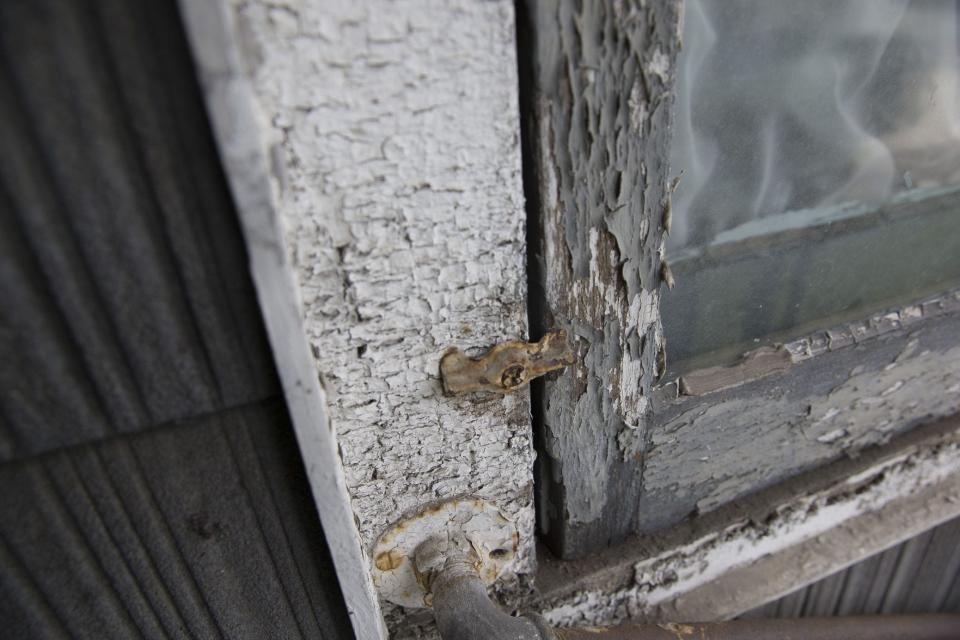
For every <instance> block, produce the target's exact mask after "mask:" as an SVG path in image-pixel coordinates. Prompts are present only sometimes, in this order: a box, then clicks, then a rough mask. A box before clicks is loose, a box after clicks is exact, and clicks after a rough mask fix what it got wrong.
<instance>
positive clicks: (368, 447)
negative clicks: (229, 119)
mask: <svg viewBox="0 0 960 640" xmlns="http://www.w3.org/2000/svg"><path fill="white" fill-rule="evenodd" d="M234 8H235V12H236V16H237V19H238V22H239V24H240V31H241V33H242V34H244V36H245V40H244V50H245V54H246V56H245V61H246V65H247V67H248V70H249V73H250V76H251V78H252V79H253V83H254V88H255V92H256V96H257V99H258V101H259V105H260V108H261V112H262V113H263V115H264V118H265V121H266V124H267V133H268V135H269V138H270V143H271V145H272V156H273V174H274V175H273V189H274V199H275V202H276V206H277V207H278V209H279V211H280V212H281V214H282V218H283V224H284V227H285V241H286V251H287V254H288V256H289V258H290V260H291V262H292V263H293V265H294V267H295V269H296V273H297V279H298V283H299V292H300V296H301V301H302V305H303V314H304V322H305V325H306V330H307V333H308V336H309V340H310V345H311V347H312V348H313V352H314V355H315V360H316V363H315V364H316V373H317V375H319V376H322V380H323V387H324V390H325V391H326V393H327V396H328V401H329V404H330V422H331V424H332V426H333V428H334V429H335V430H336V433H337V436H338V440H339V445H340V453H341V456H342V459H343V464H344V468H345V473H346V482H347V487H348V489H349V492H350V496H351V499H352V505H353V511H354V514H355V516H356V520H357V523H358V526H359V530H360V534H361V536H362V539H363V543H364V547H365V549H366V550H367V552H368V553H369V552H370V550H371V547H372V545H373V544H374V542H375V541H376V539H377V537H378V536H379V535H380V534H381V533H382V532H383V531H384V530H385V529H386V528H387V527H388V526H389V525H390V524H391V523H393V522H394V521H396V520H397V519H399V518H400V517H401V516H402V515H403V514H405V513H409V512H411V511H414V510H416V509H418V508H419V507H420V506H422V505H423V504H425V503H427V502H431V501H434V500H438V499H444V498H449V497H453V496H459V495H476V496H479V497H482V498H484V499H486V500H488V501H490V502H491V503H493V504H495V505H496V506H497V507H499V508H500V509H501V510H502V511H503V512H504V513H505V514H506V515H507V517H509V518H510V519H511V520H513V521H514V522H515V523H516V525H517V527H518V529H519V531H520V540H521V547H520V549H519V553H518V557H517V559H516V562H515V563H514V565H513V566H514V570H515V571H514V573H513V574H512V578H510V579H513V580H515V579H516V576H517V574H524V573H527V572H529V571H530V570H531V568H532V566H533V548H532V543H533V535H532V533H533V505H532V497H533V495H532V475H531V467H532V462H533V451H532V447H531V438H530V418H529V396H528V394H527V392H526V391H521V392H517V393H515V394H511V395H509V396H507V397H499V396H482V395H476V394H474V395H471V396H464V397H449V396H445V395H444V394H443V390H442V385H441V381H440V377H439V370H438V364H439V361H440V358H441V357H442V355H443V352H444V350H445V349H446V348H447V346H448V345H451V344H458V345H461V346H463V347H465V348H466V349H467V352H468V353H469V354H470V355H478V353H477V351H478V349H479V348H480V347H483V348H486V347H488V346H489V345H490V344H492V343H496V342H500V341H505V340H510V339H519V338H524V337H525V333H526V305H525V298H526V281H525V272H524V265H525V251H524V214H523V202H522V196H521V185H520V157H519V131H518V106H517V98H516V84H517V80H516V59H515V47H514V24H513V6H512V3H510V2H507V1H506V0H498V1H496V2H474V1H473V0H454V1H453V2H439V1H433V0H406V1H402V2H386V1H374V2H362V3H358V2H352V1H348V0H337V1H330V0H324V1H321V0H308V1H304V2H292V1H285V0H280V1H274V0H271V1H270V2H267V1H264V0H254V1H240V0H237V1H236V2H234ZM308 462H309V461H308ZM357 570H358V571H359V570H360V569H359V568H358V569H357ZM391 611H393V609H392V608H391ZM388 613H389V612H388ZM400 617H401V616H400V615H399V612H397V611H393V613H390V620H391V624H393V625H394V627H396V625H397V624H399V620H400Z"/></svg>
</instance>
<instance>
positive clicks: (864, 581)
mask: <svg viewBox="0 0 960 640" xmlns="http://www.w3.org/2000/svg"><path fill="white" fill-rule="evenodd" d="M897 613H960V519H956V518H955V519H953V520H950V521H949V522H946V523H944V524H942V525H940V526H938V527H936V528H934V529H931V530H929V531H927V532H924V533H923V534H921V535H919V536H916V537H913V538H910V539H909V540H907V541H906V542H902V543H900V544H898V545H896V546H894V547H891V548H890V549H887V550H886V551H884V552H882V553H878V554H876V555H874V556H871V557H870V558H868V559H866V560H862V561H860V562H858V563H856V564H855V565H853V566H851V567H849V568H847V569H844V570H843V571H839V572H837V573H835V574H833V575H831V576H829V577H827V578H824V579H822V580H819V581H817V582H814V583H813V584H811V585H809V586H807V587H804V588H802V589H798V590H797V591H794V592H793V593H791V594H789V595H787V596H784V597H782V598H780V599H778V600H775V601H774V602H771V603H769V604H766V605H764V606H762V607H757V608H756V609H753V610H751V611H749V612H747V613H745V614H744V616H743V617H749V618H792V617H798V616H804V617H810V616H858V615H876V614H897Z"/></svg>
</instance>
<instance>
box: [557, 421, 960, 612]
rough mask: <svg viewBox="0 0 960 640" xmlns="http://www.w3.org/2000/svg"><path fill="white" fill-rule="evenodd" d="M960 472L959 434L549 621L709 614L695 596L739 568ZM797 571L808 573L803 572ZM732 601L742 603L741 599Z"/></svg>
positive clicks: (654, 564)
mask: <svg viewBox="0 0 960 640" xmlns="http://www.w3.org/2000/svg"><path fill="white" fill-rule="evenodd" d="M958 468H960V443H958V442H957V439H956V436H953V437H952V438H951V439H948V441H947V442H944V443H941V444H938V445H935V446H932V447H929V448H923V447H922V448H918V449H916V450H913V451H910V452H907V453H904V454H902V455H899V456H894V457H892V458H890V459H888V460H885V461H883V462H882V463H879V464H877V465H874V466H871V467H869V468H867V469H865V470H864V471H862V472H861V473H858V474H856V475H854V476H851V477H849V478H847V479H846V480H844V481H842V482H840V483H839V484H838V485H836V486H832V487H830V488H828V489H825V490H821V491H816V492H813V493H809V494H806V495H802V496H800V497H798V498H796V499H795V500H794V501H792V502H788V503H786V504H783V505H780V506H778V507H777V508H776V509H775V510H774V512H773V513H772V514H771V515H769V516H768V517H767V518H766V519H764V520H762V521H758V520H753V519H748V520H744V521H741V522H738V523H735V524H732V525H730V526H728V527H726V528H725V529H723V530H720V531H715V532H712V533H710V534H707V535H705V536H702V537H700V538H699V539H696V540H693V541H691V542H690V543H688V544H685V545H682V546H680V547H677V548H673V549H670V550H669V551H666V552H664V553H660V554H657V555H655V556H652V557H649V558H646V559H642V560H639V561H638V562H636V563H635V564H634V566H633V575H632V580H631V581H630V583H629V584H622V585H620V586H619V588H611V589H609V590H584V591H581V592H579V593H576V594H574V595H571V596H566V597H564V598H562V599H560V600H557V601H554V602H547V603H544V607H545V608H544V611H543V612H542V613H543V616H544V617H545V618H546V620H547V621H548V622H549V623H550V624H553V625H557V626H570V625H584V624H589V625H608V624H616V623H620V622H626V621H642V620H656V621H663V620H671V619H672V620H675V618H674V616H675V615H677V612H678V611H685V607H692V608H693V609H691V611H693V610H696V609H697V608H698V607H699V608H700V610H703V611H706V610H709V609H710V607H711V604H710V603H709V602H707V603H699V604H698V603H697V597H698V596H696V595H692V596H691V595H690V594H692V593H693V592H694V591H696V590H697V589H698V588H700V587H703V586H705V585H709V584H710V583H711V582H713V581H715V580H722V579H723V577H724V575H725V574H730V573H732V572H734V571H736V570H737V569H738V568H741V567H745V566H749V565H750V564H751V563H753V562H757V561H760V560H762V559H764V558H767V557H770V556H771V555H774V554H777V553H781V552H783V551H785V550H787V549H790V548H791V547H794V546H798V545H802V544H803V543H804V542H805V541H809V540H812V539H816V538H817V537H818V536H820V535H822V534H825V533H827V532H829V531H830V530H832V529H835V528H837V527H843V526H846V523H848V522H850V521H851V519H852V518H854V517H856V516H858V515H861V514H868V513H870V512H874V511H877V510H879V509H882V508H883V507H884V506H885V505H888V504H891V503H893V502H894V501H896V500H898V499H901V498H904V497H905V496H910V495H920V494H922V492H923V491H924V489H926V488H927V487H931V486H934V485H937V484H938V483H943V482H949V481H950V479H951V478H952V479H953V482H954V483H956V477H957V469H958ZM797 570H798V571H800V572H801V573H802V571H803V568H802V567H800V568H798V569H797ZM732 599H733V600H734V601H736V595H735V594H734V595H733V596H732ZM725 604H729V603H725ZM736 613H737V612H734V611H731V612H730V614H731V615H735V614H736ZM679 615H681V616H682V615H691V613H690V612H689V611H687V612H686V613H680V614H679ZM692 615H696V614H695V613H693V614H692ZM697 619H700V618H697Z"/></svg>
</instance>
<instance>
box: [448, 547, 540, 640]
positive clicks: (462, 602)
mask: <svg viewBox="0 0 960 640" xmlns="http://www.w3.org/2000/svg"><path fill="white" fill-rule="evenodd" d="M431 591H432V592H433V614H434V617H435V618H436V620H437V628H438V629H439V630H440V637H442V638H443V640H500V639H501V638H502V639H504V640H507V639H509V640H543V636H541V635H540V632H539V631H538V630H537V626H536V625H535V624H534V623H533V622H531V621H530V620H527V619H526V618H515V617H513V616H511V615H509V614H507V613H506V612H505V611H503V610H502V609H501V608H500V607H498V606H497V605H496V604H494V603H493V602H492V601H491V600H490V598H489V596H487V587H486V586H485V585H484V584H483V582H481V581H480V578H479V577H477V574H476V571H474V569H473V566H472V564H469V563H467V562H459V563H458V562H450V561H447V564H446V566H445V567H444V570H443V571H442V572H440V574H439V575H438V576H437V577H436V578H435V579H434V580H433V583H432V585H431Z"/></svg>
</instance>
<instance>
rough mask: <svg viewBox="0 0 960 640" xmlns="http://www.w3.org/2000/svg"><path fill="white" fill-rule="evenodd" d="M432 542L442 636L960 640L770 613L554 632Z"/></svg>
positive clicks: (897, 624) (470, 555) (441, 542)
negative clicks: (492, 592)
mask: <svg viewBox="0 0 960 640" xmlns="http://www.w3.org/2000/svg"><path fill="white" fill-rule="evenodd" d="M459 542H460V543H459V544H458V540H456V539H450V538H447V539H443V538H440V539H437V540H434V541H432V542H431V543H430V544H426V545H424V546H423V547H422V548H421V549H419V550H418V552H417V555H416V564H417V567H418V571H420V572H421V573H422V575H424V576H426V577H427V579H428V581H429V583H430V592H431V593H432V596H433V612H434V617H435V618H436V621H437V627H438V629H439V631H440V636H441V637H442V638H443V640H678V639H679V640H685V639H687V638H696V639H697V640H774V639H775V640H901V639H903V638H910V639H911V640H960V615H954V614H929V615H904V616H889V615H885V616H851V617H836V618H789V619H783V618H780V619H778V618H770V619H749V620H733V621H730V622H699V623H691V624H677V623H665V624H624V625H620V626H616V627H590V628H576V627H573V628H563V629H553V628H550V627H549V626H547V625H546V624H545V623H544V622H543V620H541V619H539V618H538V617H536V616H533V617H531V618H517V617H514V616H511V615H509V614H508V613H506V612H505V611H503V610H502V609H501V608H500V607H498V606H497V605H496V604H495V603H494V602H493V601H492V600H490V597H489V596H488V595H487V588H486V585H484V583H483V581H482V580H481V579H480V577H479V575H478V574H477V570H476V566H477V562H478V558H477V556H476V554H475V553H474V552H473V550H472V548H471V547H470V546H469V545H468V544H466V543H465V542H463V541H459Z"/></svg>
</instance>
